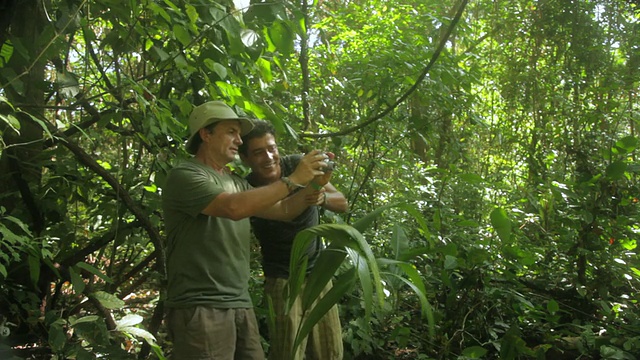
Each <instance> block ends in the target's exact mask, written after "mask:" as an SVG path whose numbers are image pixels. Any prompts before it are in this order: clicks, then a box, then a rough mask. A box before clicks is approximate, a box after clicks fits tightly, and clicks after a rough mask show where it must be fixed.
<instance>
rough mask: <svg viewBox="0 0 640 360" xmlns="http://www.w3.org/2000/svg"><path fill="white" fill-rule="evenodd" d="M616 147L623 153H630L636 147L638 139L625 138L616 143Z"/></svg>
mask: <svg viewBox="0 0 640 360" xmlns="http://www.w3.org/2000/svg"><path fill="white" fill-rule="evenodd" d="M616 147H617V148H619V149H621V150H623V151H624V152H625V153H630V152H632V151H633V150H635V149H636V148H637V147H638V139H637V138H635V137H633V136H626V137H623V138H622V139H620V140H618V141H616Z"/></svg>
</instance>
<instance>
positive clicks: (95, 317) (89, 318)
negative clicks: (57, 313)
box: [69, 315, 100, 326]
mask: <svg viewBox="0 0 640 360" xmlns="http://www.w3.org/2000/svg"><path fill="white" fill-rule="evenodd" d="M98 320H100V317H99V316H98V315H89V316H83V317H81V318H79V319H75V320H74V319H73V317H70V318H69V325H71V326H74V325H76V324H82V323H90V322H95V321H98Z"/></svg>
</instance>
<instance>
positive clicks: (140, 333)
mask: <svg viewBox="0 0 640 360" xmlns="http://www.w3.org/2000/svg"><path fill="white" fill-rule="evenodd" d="M116 330H118V331H121V332H123V333H126V334H130V335H133V336H135V337H139V338H143V339H144V340H146V341H147V342H149V343H154V342H155V341H156V338H155V336H153V335H152V334H151V333H150V332H148V331H147V330H144V329H140V328H137V327H133V326H131V327H120V328H117V329H116Z"/></svg>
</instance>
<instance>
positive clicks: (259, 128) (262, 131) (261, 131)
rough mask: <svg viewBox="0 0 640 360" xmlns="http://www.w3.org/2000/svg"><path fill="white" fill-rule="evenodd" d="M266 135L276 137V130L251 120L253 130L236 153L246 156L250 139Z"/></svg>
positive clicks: (260, 121)
mask: <svg viewBox="0 0 640 360" xmlns="http://www.w3.org/2000/svg"><path fill="white" fill-rule="evenodd" d="M267 134H271V135H273V137H276V128H275V127H273V124H271V123H270V122H268V121H264V120H253V129H252V130H251V131H249V132H248V133H247V134H246V135H245V136H243V137H242V145H240V148H238V151H240V153H241V154H243V155H247V150H248V146H249V145H248V144H249V141H250V140H251V139H255V138H259V137H263V136H265V135H267ZM194 140H195V139H194Z"/></svg>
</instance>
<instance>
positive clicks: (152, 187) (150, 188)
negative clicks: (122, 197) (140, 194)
mask: <svg viewBox="0 0 640 360" xmlns="http://www.w3.org/2000/svg"><path fill="white" fill-rule="evenodd" d="M144 189H145V190H146V191H148V192H151V193H156V192H158V187H157V186H156V184H151V185H149V186H145V187H144Z"/></svg>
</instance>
